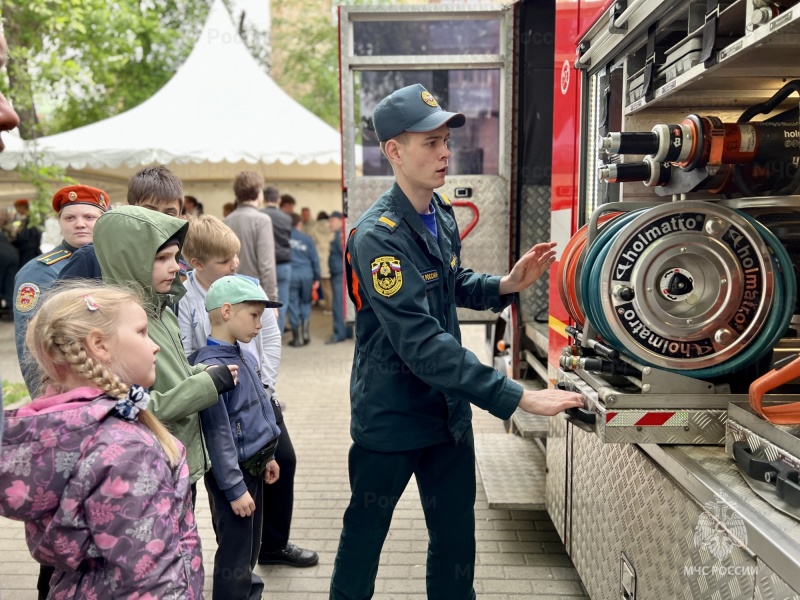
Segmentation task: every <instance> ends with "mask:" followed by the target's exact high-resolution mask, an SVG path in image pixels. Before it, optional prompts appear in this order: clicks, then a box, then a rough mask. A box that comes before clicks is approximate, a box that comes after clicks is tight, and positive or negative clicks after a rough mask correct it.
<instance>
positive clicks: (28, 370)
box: [14, 185, 109, 397]
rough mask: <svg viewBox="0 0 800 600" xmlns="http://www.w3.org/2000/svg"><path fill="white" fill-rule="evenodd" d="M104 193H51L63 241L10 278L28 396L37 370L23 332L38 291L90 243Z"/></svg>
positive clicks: (78, 188)
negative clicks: (53, 194) (12, 279)
mask: <svg viewBox="0 0 800 600" xmlns="http://www.w3.org/2000/svg"><path fill="white" fill-rule="evenodd" d="M108 207H109V202H108V194H106V193H105V192H104V191H103V190H98V189H96V188H93V187H89V186H85V185H72V186H69V187H65V188H62V189H60V190H58V191H57V192H56V194H55V196H53V210H54V211H56V212H57V213H58V224H59V226H60V227H61V235H62V236H63V238H64V239H63V240H62V242H61V244H59V245H58V246H56V247H55V248H53V250H52V251H51V252H48V253H46V254H43V255H42V256H40V257H38V258H34V259H31V260H30V261H28V262H27V263H26V264H25V265H24V266H23V267H22V268H21V269H20V270H19V272H18V273H17V276H16V278H15V280H14V334H15V336H16V341H17V357H18V358H19V364H20V368H21V369H22V375H23V377H24V378H25V385H26V386H27V387H28V391H29V392H30V394H31V397H33V395H34V394H35V393H36V390H37V388H38V387H39V384H40V381H39V372H38V369H37V368H36V365H35V363H34V362H33V361H32V360H30V359H29V358H28V357H27V352H26V351H25V332H26V331H27V330H28V321H30V320H31V318H33V315H34V314H35V313H36V308H37V306H38V305H39V301H40V299H41V296H42V293H43V292H44V291H45V290H47V289H48V288H50V287H51V286H52V285H53V283H54V282H55V280H56V279H57V278H58V274H59V273H60V272H61V269H63V268H64V266H65V265H66V264H67V263H68V262H69V260H70V258H71V257H72V253H73V252H75V250H77V249H78V248H80V247H82V246H85V245H86V244H89V243H91V241H92V231H93V230H94V224H95V222H96V221H97V219H98V218H99V217H100V215H102V214H103V213H104V212H106V210H108Z"/></svg>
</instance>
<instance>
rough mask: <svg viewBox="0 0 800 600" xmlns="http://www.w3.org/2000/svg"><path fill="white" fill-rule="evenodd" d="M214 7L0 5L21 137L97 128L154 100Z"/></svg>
mask: <svg viewBox="0 0 800 600" xmlns="http://www.w3.org/2000/svg"><path fill="white" fill-rule="evenodd" d="M208 8H209V0H116V1H115V2H113V3H109V2H106V1H105V0H0V13H1V14H2V17H3V19H4V22H5V35H6V40H7V41H8V44H9V48H10V53H9V54H10V56H9V62H8V92H9V94H8V95H9V97H10V98H12V99H13V100H14V103H15V107H16V109H17V112H18V113H19V115H20V132H21V133H22V136H23V137H24V138H27V139H30V138H33V137H38V136H40V135H49V134H52V133H58V132H60V131H65V130H68V129H73V128H75V127H79V126H81V125H86V124H88V123H93V122H95V121H99V120H101V119H104V118H106V117H109V116H112V115H114V114H117V113H119V112H121V111H124V110H127V109H129V108H132V107H134V106H136V105H137V104H139V103H141V102H143V101H144V100H146V99H147V98H149V97H150V96H152V95H153V94H154V93H155V92H156V91H157V90H158V89H159V88H161V87H162V86H163V85H164V84H165V83H166V82H167V81H168V80H169V78H170V77H172V75H173V74H174V73H175V71H176V70H177V68H178V66H179V65H180V64H181V63H182V62H183V61H184V60H185V59H186V57H187V56H188V54H189V52H190V51H191V49H192V47H193V45H194V43H195V41H196V39H197V35H198V34H199V31H200V28H201V26H202V23H203V21H204V19H205V17H206V15H207V14H208ZM43 107H44V108H46V111H42V110H41V109H42V108H43ZM43 114H44V115H45V116H44V117H43V116H42V115H43Z"/></svg>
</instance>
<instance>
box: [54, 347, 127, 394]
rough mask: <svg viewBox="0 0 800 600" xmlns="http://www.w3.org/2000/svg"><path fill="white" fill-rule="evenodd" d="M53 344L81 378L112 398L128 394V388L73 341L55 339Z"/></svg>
mask: <svg viewBox="0 0 800 600" xmlns="http://www.w3.org/2000/svg"><path fill="white" fill-rule="evenodd" d="M53 343H54V344H55V345H56V346H57V347H58V349H59V350H60V351H61V353H62V354H63V355H64V359H65V360H66V361H67V362H68V363H69V365H70V367H71V368H72V370H73V371H75V373H76V374H78V375H79V376H80V377H81V378H83V379H85V380H86V381H88V382H89V383H92V384H94V385H95V386H97V389H100V390H103V391H104V392H105V393H106V394H108V395H109V396H111V397H112V398H122V397H123V396H125V394H127V393H128V389H129V388H130V386H128V385H125V384H124V383H122V382H121V381H120V380H119V377H117V376H116V375H114V374H113V373H111V372H110V371H109V370H108V369H107V368H106V366H105V365H104V364H103V363H101V362H99V361H96V360H95V359H93V358H92V357H91V356H89V355H88V354H87V352H86V349H85V348H84V347H83V346H82V345H81V344H79V343H78V342H76V341H75V340H68V339H65V338H63V337H56V338H54V339H53Z"/></svg>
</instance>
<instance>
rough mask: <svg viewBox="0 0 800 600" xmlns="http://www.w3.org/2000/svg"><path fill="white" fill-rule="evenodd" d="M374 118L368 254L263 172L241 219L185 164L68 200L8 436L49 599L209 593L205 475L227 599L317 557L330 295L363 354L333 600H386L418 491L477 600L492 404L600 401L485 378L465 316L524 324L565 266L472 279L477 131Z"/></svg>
mask: <svg viewBox="0 0 800 600" xmlns="http://www.w3.org/2000/svg"><path fill="white" fill-rule="evenodd" d="M4 50H5V44H4V41H3V40H2V36H0V58H2V57H4V56H5V51H4ZM8 111H10V113H9V112H8ZM8 114H13V110H11V109H10V107H9V106H8V105H7V103H6V102H5V99H4V98H2V97H0V130H8V129H10V128H11V127H10V126H13V125H14V123H13V120H12V119H10V118H6V117H5V116H4V115H8ZM374 122H375V129H376V133H377V134H378V138H379V139H380V140H381V149H382V150H383V152H384V155H385V156H386V158H387V160H388V161H389V162H390V163H391V165H392V168H393V170H394V173H395V183H394V185H393V186H392V188H391V189H390V190H389V191H387V192H386V193H385V194H384V195H383V196H382V197H381V198H380V199H378V201H377V202H376V203H375V205H374V206H373V207H372V208H371V209H370V210H368V211H367V213H366V214H365V215H364V216H363V217H362V218H361V219H359V221H358V222H357V223H355V224H353V225H352V227H351V228H350V230H349V232H347V233H348V235H347V236H344V235H343V234H344V231H343V224H344V223H343V216H342V214H341V213H339V212H337V211H334V212H332V213H331V214H329V215H326V216H327V218H323V216H322V215H320V217H319V218H318V219H316V221H312V219H311V214H310V211H308V210H307V209H303V210H301V212H300V214H296V213H295V208H296V201H295V199H294V198H292V197H291V196H287V195H284V196H280V195H279V193H278V190H277V189H275V188H274V187H271V186H268V187H265V185H264V181H263V178H262V177H261V175H260V174H258V173H256V172H254V171H245V172H242V173H240V174H239V175H238V176H237V177H236V178H235V180H234V182H233V191H234V195H235V197H236V202H235V203H234V206H233V207H232V210H230V212H229V214H227V216H225V217H224V220H220V219H218V218H216V217H213V216H209V215H205V214H203V207H202V204H200V203H199V202H198V201H197V199H194V198H193V199H192V200H191V201H189V200H187V198H186V197H185V196H184V193H183V188H182V184H181V182H180V180H179V179H178V178H177V177H175V175H174V174H173V173H171V172H170V171H169V169H167V168H166V167H163V166H156V167H147V168H144V169H142V170H140V171H139V172H138V173H136V174H135V175H134V176H133V177H132V178H131V179H130V181H129V184H128V195H127V205H126V206H115V207H112V203H111V199H110V198H109V197H108V195H107V194H106V193H105V192H104V191H103V190H100V189H97V188H93V187H89V186H85V185H74V186H68V187H65V188H62V189H60V190H58V191H57V192H56V194H55V195H54V197H53V200H52V207H53V210H54V211H55V213H56V214H57V215H58V223H59V226H60V229H61V233H62V237H63V241H62V243H61V244H60V245H59V246H57V247H56V248H55V249H54V250H52V251H51V252H48V253H46V254H44V255H41V256H36V257H33V258H31V259H30V260H28V261H27V262H26V263H25V264H23V265H21V268H20V270H19V272H18V273H17V275H16V278H15V281H14V291H13V297H12V303H13V312H14V323H15V334H16V341H17V352H18V358H19V361H20V365H21V367H22V371H23V375H24V378H25V383H26V385H27V386H28V390H29V392H30V395H31V398H33V400H32V401H31V402H30V403H28V404H25V405H24V406H22V407H20V408H17V409H14V410H10V411H6V414H5V424H4V425H2V428H0V432H2V453H0V515H2V516H5V517H9V518H12V519H17V520H20V521H24V522H25V524H26V526H25V536H26V540H27V543H28V547H29V549H30V551H31V554H32V556H33V558H34V559H36V560H37V561H38V562H39V563H40V565H41V569H40V576H39V582H38V589H39V595H40V598H57V599H59V600H61V599H68V598H69V599H72V598H74V599H77V598H96V599H104V598H118V597H119V598H139V599H145V598H148V599H155V598H159V599H172V600H178V599H199V598H203V585H204V573H205V571H206V570H207V569H208V568H209V567H210V566H211V565H205V564H204V561H203V555H202V551H201V540H200V538H199V535H198V529H197V523H196V521H195V517H194V508H195V506H196V503H197V484H198V482H200V481H201V480H202V482H203V485H205V487H206V490H207V491H208V497H209V503H210V509H211V515H212V522H213V525H214V531H215V534H216V537H217V542H218V551H217V553H216V555H215V556H214V564H213V567H211V568H212V569H213V582H214V586H213V598H215V599H220V600H222V599H225V600H239V599H242V600H244V599H248V600H251V599H258V598H261V597H262V591H263V589H264V583H263V581H262V580H261V579H260V577H259V576H258V575H257V574H256V573H255V572H254V568H255V565H256V564H277V565H288V566H294V567H307V566H312V565H314V564H316V563H317V562H318V558H319V557H318V555H317V553H316V552H314V551H313V550H309V549H303V548H300V547H298V546H296V545H295V544H292V543H291V542H290V540H289V537H290V530H291V520H292V506H293V488H294V479H295V468H296V464H297V456H296V455H295V452H294V447H293V444H292V441H291V437H290V434H289V430H288V428H287V422H286V419H285V418H284V416H283V414H282V408H281V403H280V401H279V399H278V393H277V387H278V386H277V376H278V372H279V370H280V358H281V347H282V341H281V340H282V335H283V329H284V319H285V317H286V315H287V314H288V321H289V323H288V324H289V329H290V331H291V334H292V335H291V340H290V343H289V345H290V346H292V347H296V348H298V347H303V346H305V345H307V344H308V343H309V341H310V334H309V327H308V321H309V317H310V313H311V304H312V302H313V301H314V298H315V297H320V295H321V297H322V298H325V299H326V300H327V301H328V302H329V303H330V304H329V305H328V306H329V307H330V309H331V310H332V313H333V325H332V335H331V337H330V338H329V339H328V340H327V341H328V342H329V343H338V342H341V341H343V340H345V339H347V338H348V337H354V338H355V356H354V360H353V371H352V377H351V394H350V396H351V397H350V402H351V410H352V412H351V435H352V438H353V445H352V447H351V449H350V456H349V469H350V484H351V491H352V496H351V500H350V503H349V505H348V508H347V510H346V512H345V515H344V520H343V530H342V535H341V539H340V543H339V547H338V551H337V554H336V559H335V564H334V571H333V576H332V581H331V587H330V597H331V599H342V600H344V599H349V600H353V599H358V600H366V599H368V598H371V597H372V595H373V592H374V585H375V578H376V575H377V567H378V561H379V558H380V552H381V547H382V545H383V541H384V539H385V536H386V534H387V532H388V528H389V524H390V522H391V517H392V511H393V509H394V505H395V503H396V501H397V499H398V498H399V497H400V495H401V494H402V491H403V489H404V488H405V486H406V484H407V483H408V481H409V479H410V477H411V476H412V475H414V476H415V477H416V479H417V482H418V485H419V489H420V495H421V500H422V505H423V509H424V511H425V519H426V525H427V527H428V531H429V535H430V543H429V552H428V568H427V586H428V598H429V599H432V600H445V599H447V600H472V599H474V598H475V591H474V588H473V569H474V563H475V538H474V512H473V505H474V500H475V489H476V481H475V464H474V446H473V443H472V432H471V425H470V418H471V412H470V404H475V405H476V406H479V407H481V408H483V409H485V410H487V411H489V412H491V413H492V414H494V415H496V416H498V417H500V418H508V417H510V415H511V413H512V412H513V411H514V410H515V409H516V408H517V407H519V408H521V409H523V410H525V411H528V412H531V413H536V414H543V415H553V414H557V413H558V412H560V411H562V410H565V409H566V408H570V407H575V406H580V405H581V404H582V403H581V400H580V397H579V396H578V395H577V394H573V393H570V392H561V391H558V390H543V391H539V392H534V391H530V390H523V388H522V387H521V386H520V385H519V384H517V383H515V382H513V381H510V380H508V379H507V378H506V377H504V376H503V375H501V374H500V373H499V372H497V371H495V370H494V369H493V368H491V367H489V366H486V365H483V364H481V362H480V361H479V360H478V359H477V357H475V355H473V354H472V353H471V352H469V351H468V350H466V349H464V348H463V347H462V346H461V344H460V332H459V326H458V319H457V317H456V312H455V311H456V307H457V306H464V307H470V308H475V309H479V310H486V309H493V310H496V311H497V310H501V309H502V308H504V307H505V306H508V305H509V304H510V303H511V302H512V301H513V300H514V298H515V295H516V294H517V293H518V292H520V291H521V290H523V289H525V288H527V287H528V286H530V285H531V284H532V283H533V282H534V281H535V280H536V279H537V278H538V277H539V276H540V275H541V274H542V273H543V272H544V271H545V270H546V269H547V268H548V267H549V266H550V265H551V264H552V262H553V260H554V252H553V244H550V243H543V244H537V245H536V246H534V247H533V248H531V250H530V251H529V252H528V253H527V254H525V256H524V257H523V258H522V259H520V261H519V262H518V263H517V264H516V265H514V267H513V268H512V269H511V271H510V272H509V273H508V274H507V275H505V276H502V277H500V276H490V275H485V274H476V273H474V272H472V271H471V270H469V269H468V268H466V267H463V266H462V265H461V261H460V250H461V248H460V241H459V237H458V229H457V226H456V222H455V219H454V217H453V213H452V206H451V205H450V202H449V200H447V198H446V197H445V196H443V195H441V194H438V193H436V192H434V190H435V189H437V188H439V187H441V185H442V184H443V183H444V178H445V175H446V169H447V159H448V157H449V155H450V153H449V150H448V148H447V141H448V137H449V133H448V132H449V128H451V127H459V126H461V125H463V123H464V116H463V115H460V114H458V113H449V112H446V111H444V110H442V108H441V107H439V106H438V104H437V103H436V100H435V99H434V98H433V96H432V95H431V94H429V93H428V92H427V90H424V88H422V86H410V87H409V88H403V89H402V90H398V91H397V92H395V93H394V94H392V95H390V96H389V97H387V98H386V99H384V101H382V102H381V104H379V106H378V108H377V109H376V111H375V115H374ZM264 203H266V207H265V208H264V207H263V204H264ZM184 213H188V214H189V216H188V218H183V217H184V216H185V215H184ZM326 281H327V285H326ZM345 284H346V291H347V293H348V295H349V298H350V300H351V301H352V302H353V304H354V306H355V309H356V319H355V327H356V331H355V336H353V332H351V331H348V327H347V325H346V323H345V322H344V316H343V307H344V292H345ZM376 372H379V373H381V374H382V376H381V377H373V376H372V375H373V374H374V373H376ZM284 384H285V382H284ZM0 424H1V423H0ZM375 498H386V499H392V501H390V502H383V501H377V502H376V501H374V500H375Z"/></svg>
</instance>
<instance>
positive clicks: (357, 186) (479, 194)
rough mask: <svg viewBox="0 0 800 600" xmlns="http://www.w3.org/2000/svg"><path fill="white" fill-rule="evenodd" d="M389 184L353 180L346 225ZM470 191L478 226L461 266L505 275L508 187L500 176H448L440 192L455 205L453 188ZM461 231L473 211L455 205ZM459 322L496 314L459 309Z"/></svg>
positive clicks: (376, 179) (368, 179)
mask: <svg viewBox="0 0 800 600" xmlns="http://www.w3.org/2000/svg"><path fill="white" fill-rule="evenodd" d="M391 185H392V180H391V179H389V178H386V177H366V178H360V179H357V180H356V181H354V182H353V183H352V185H351V187H350V189H349V190H348V200H347V202H348V207H347V224H348V226H352V225H354V224H355V222H356V221H357V220H358V218H359V217H360V216H361V215H362V214H364V212H366V210H367V209H368V208H369V207H370V206H372V204H373V203H374V202H375V201H376V200H377V199H378V198H379V197H380V196H381V194H383V193H384V192H385V191H386V190H387V189H389V187H390V186H391ZM456 187H470V188H472V198H470V199H469V201H470V202H472V203H474V204H475V205H476V206H477V207H478V211H479V220H478V225H477V226H476V227H475V229H473V230H472V231H471V232H470V233H469V235H467V237H465V238H464V240H463V242H462V246H461V264H463V265H464V266H465V267H467V268H470V269H472V270H473V271H475V272H476V273H491V274H494V275H504V274H505V273H507V272H508V270H509V265H508V256H509V249H508V244H509V221H510V216H509V215H510V206H509V198H508V185H507V184H506V183H505V180H504V179H503V178H502V177H496V176H495V177H492V176H487V175H481V176H480V177H472V176H454V177H449V178H448V181H447V185H446V186H445V187H443V188H442V189H441V191H442V192H443V193H444V194H446V195H447V197H448V198H450V199H451V200H452V201H454V202H458V200H457V199H456V198H454V197H453V189H454V188H456ZM453 213H454V214H455V216H456V221H457V222H458V227H459V230H460V231H464V230H465V229H466V228H467V226H468V225H469V224H470V222H471V221H472V218H473V214H472V210H470V209H469V208H464V207H460V206H456V207H455V208H454V210H453ZM458 318H459V320H460V321H461V322H468V321H494V320H496V319H497V315H496V314H495V313H493V312H491V311H474V310H468V309H459V311H458Z"/></svg>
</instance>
